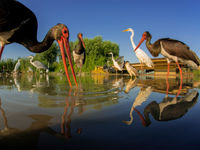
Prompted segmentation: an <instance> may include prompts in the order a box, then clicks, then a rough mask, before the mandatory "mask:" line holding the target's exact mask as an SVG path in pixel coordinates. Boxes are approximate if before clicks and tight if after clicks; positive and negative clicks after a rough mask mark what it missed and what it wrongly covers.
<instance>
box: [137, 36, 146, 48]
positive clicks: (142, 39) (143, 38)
mask: <svg viewBox="0 0 200 150" xmlns="http://www.w3.org/2000/svg"><path fill="white" fill-rule="evenodd" d="M144 40H145V37H144V36H142V38H141V40H140V42H139V44H138V45H137V46H136V48H135V50H134V51H136V50H137V49H138V47H140V45H141V44H142V42H144Z"/></svg>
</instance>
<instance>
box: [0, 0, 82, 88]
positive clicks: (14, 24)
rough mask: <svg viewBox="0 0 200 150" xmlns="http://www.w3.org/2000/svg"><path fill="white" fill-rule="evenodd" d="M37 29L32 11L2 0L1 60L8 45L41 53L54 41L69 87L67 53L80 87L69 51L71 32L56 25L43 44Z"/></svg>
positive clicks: (9, 0) (0, 4)
mask: <svg viewBox="0 0 200 150" xmlns="http://www.w3.org/2000/svg"><path fill="white" fill-rule="evenodd" d="M37 27H38V23H37V18H36V16H35V14H34V13H33V12H32V11H31V10H30V9H28V8H27V7H25V6H24V5H23V4H21V3H19V2H18V1H15V0H0V44H1V49H0V59H1V55H2V53H3V50H4V46H5V45H7V44H11V43H18V44H21V45H23V46H24V47H26V48H27V49H28V50H29V51H31V52H34V53H41V52H44V51H46V50H48V49H49V48H50V46H51V45H52V43H53V41H54V40H56V41H57V42H58V44H59V46H60V50H61V55H62V60H63V63H64V68H65V73H66V75H67V79H68V82H69V85H70V87H72V84H71V81H70V78H69V74H68V70H67V66H66V58H65V51H66V53H67V56H68V60H69V64H70V67H71V70H72V74H73V77H74V80H75V83H76V86H78V84H77V81H76V76H75V73H74V69H73V66H72V61H71V53H70V51H69V30H68V28H67V26H66V25H64V24H57V25H55V26H54V27H52V28H51V29H50V30H49V31H48V33H47V34H46V36H45V38H44V40H43V41H42V42H38V40H37ZM64 47H65V48H64ZM64 49H65V51H64Z"/></svg>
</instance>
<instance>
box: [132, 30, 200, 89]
mask: <svg viewBox="0 0 200 150" xmlns="http://www.w3.org/2000/svg"><path fill="white" fill-rule="evenodd" d="M151 38H152V36H151V34H150V33H149V32H148V31H146V32H144V33H143V35H142V38H141V40H140V42H139V44H138V46H137V47H136V48H135V50H136V49H137V48H138V47H139V46H140V45H141V44H142V42H143V41H144V40H146V47H147V49H148V50H149V52H150V53H151V54H152V56H154V57H157V56H158V55H159V54H162V55H163V56H164V57H166V58H167V62H168V71H167V76H168V75H169V65H170V61H175V62H176V64H177V66H178V68H179V71H180V77H181V83H182V79H183V77H182V69H181V67H180V65H179V63H178V61H180V62H182V63H185V64H187V65H188V66H189V67H191V68H193V69H197V68H198V67H199V65H200V60H199V58H198V56H197V55H196V54H195V52H193V51H192V50H190V48H189V47H188V46H187V45H186V44H185V43H183V42H181V41H178V40H174V39H170V38H163V39H159V40H157V41H156V42H154V43H153V44H151ZM181 88H182V84H180V89H181Z"/></svg>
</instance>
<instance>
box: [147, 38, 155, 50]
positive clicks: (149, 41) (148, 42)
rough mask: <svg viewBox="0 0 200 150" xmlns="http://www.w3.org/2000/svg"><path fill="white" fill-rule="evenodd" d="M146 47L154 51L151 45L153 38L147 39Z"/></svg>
mask: <svg viewBox="0 0 200 150" xmlns="http://www.w3.org/2000/svg"><path fill="white" fill-rule="evenodd" d="M146 47H147V48H148V49H149V50H153V49H152V44H151V38H147V39H146Z"/></svg>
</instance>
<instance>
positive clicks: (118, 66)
mask: <svg viewBox="0 0 200 150" xmlns="http://www.w3.org/2000/svg"><path fill="white" fill-rule="evenodd" d="M109 54H111V55H112V61H113V65H114V67H115V68H116V69H117V70H119V71H123V65H124V62H122V63H121V64H118V62H117V61H116V60H115V59H114V57H113V53H112V52H110V53H109Z"/></svg>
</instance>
